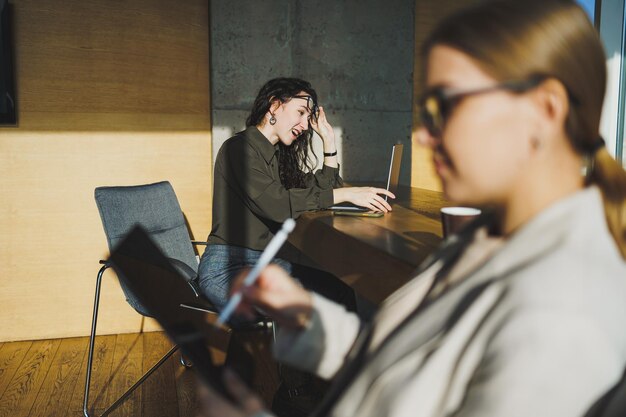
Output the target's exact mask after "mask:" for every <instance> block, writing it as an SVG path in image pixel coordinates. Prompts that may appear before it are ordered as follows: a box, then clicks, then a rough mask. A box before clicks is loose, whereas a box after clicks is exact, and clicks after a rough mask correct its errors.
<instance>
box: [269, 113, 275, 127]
mask: <svg viewBox="0 0 626 417" xmlns="http://www.w3.org/2000/svg"><path fill="white" fill-rule="evenodd" d="M270 124H271V125H272V126H274V125H275V124H276V118H275V117H274V115H272V116H270Z"/></svg>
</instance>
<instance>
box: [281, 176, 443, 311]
mask: <svg viewBox="0 0 626 417" xmlns="http://www.w3.org/2000/svg"><path fill="white" fill-rule="evenodd" d="M397 197H398V198H397V200H396V202H395V203H394V205H393V211H392V212H391V213H387V214H386V215H385V216H384V217H380V218H368V217H349V216H335V215H333V213H332V212H331V211H319V212H315V213H307V214H304V215H302V216H301V217H300V218H299V219H298V221H297V225H296V228H295V230H294V231H293V232H292V233H291V234H290V236H289V242H291V244H292V245H294V246H295V247H296V248H297V249H299V250H300V251H302V252H303V253H304V254H306V255H307V256H308V257H310V258H311V259H312V260H313V261H314V262H316V263H317V264H318V265H319V266H320V267H321V268H323V269H325V270H327V271H329V272H331V273H333V274H335V275H336V276H338V277H339V278H341V279H342V280H343V281H344V282H346V283H347V284H348V285H350V286H352V287H353V288H354V289H355V291H357V292H358V293H359V294H360V295H361V296H363V297H364V298H366V299H367V300H369V301H371V302H373V303H375V304H379V303H380V302H381V301H382V300H384V299H385V298H386V297H387V296H388V295H389V294H391V293H392V292H393V291H395V290H396V289H397V288H398V287H400V286H401V285H403V284H404V283H406V282H407V281H408V280H409V279H411V278H412V277H413V271H414V270H415V269H416V268H417V266H418V265H419V264H420V263H421V262H422V261H423V260H424V259H425V258H426V257H427V256H428V255H429V254H430V253H431V252H432V251H433V250H434V249H435V248H436V247H437V246H438V245H439V243H440V242H441V221H440V217H439V216H440V215H439V209H440V208H441V207H443V206H445V205H447V203H446V201H445V200H444V199H443V196H442V194H441V193H439V192H435V191H430V190H424V189H419V188H409V187H404V188H401V189H400V190H399V191H398V193H397Z"/></svg>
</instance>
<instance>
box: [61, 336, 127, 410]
mask: <svg viewBox="0 0 626 417" xmlns="http://www.w3.org/2000/svg"><path fill="white" fill-rule="evenodd" d="M116 339H117V337H116V336H115V335H106V336H98V337H96V342H95V344H94V353H93V365H92V367H91V384H90V392H89V410H90V411H91V410H103V409H105V408H106V407H107V406H108V405H109V404H107V397H108V387H109V381H110V377H111V368H112V366H113V353H114V351H115V341H116ZM82 340H83V343H84V344H85V356H84V358H83V360H82V362H81V367H80V373H79V374H78V378H77V382H76V385H75V386H74V392H73V394H72V399H71V401H70V405H69V407H68V415H75V416H76V415H81V413H82V410H83V400H84V394H85V378H86V375H87V349H88V348H89V338H88V337H85V338H83V339H82Z"/></svg>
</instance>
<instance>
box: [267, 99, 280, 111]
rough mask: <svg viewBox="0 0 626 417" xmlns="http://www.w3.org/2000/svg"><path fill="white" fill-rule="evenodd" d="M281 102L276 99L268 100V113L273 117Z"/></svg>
mask: <svg viewBox="0 0 626 417" xmlns="http://www.w3.org/2000/svg"><path fill="white" fill-rule="evenodd" d="M281 104H282V103H281V101H280V100H279V99H277V98H276V97H271V98H270V110H269V112H270V113H271V114H272V115H273V114H274V113H276V110H278V108H279V107H280V105H281Z"/></svg>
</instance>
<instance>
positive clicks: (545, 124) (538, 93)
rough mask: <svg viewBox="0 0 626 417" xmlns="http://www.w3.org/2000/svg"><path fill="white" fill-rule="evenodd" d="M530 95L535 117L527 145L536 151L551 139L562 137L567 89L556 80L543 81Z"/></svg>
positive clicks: (568, 103)
mask: <svg viewBox="0 0 626 417" xmlns="http://www.w3.org/2000/svg"><path fill="white" fill-rule="evenodd" d="M530 94H531V97H532V103H533V107H534V113H535V115H536V117H535V118H534V120H535V123H533V127H532V132H531V136H530V142H529V143H530V149H532V150H534V151H538V150H539V149H542V148H544V147H545V146H546V145H547V144H548V143H547V142H550V141H551V139H552V138H558V137H563V136H564V133H565V119H566V118H567V115H568V112H569V105H570V102H569V95H568V93H567V89H566V88H565V86H564V85H563V83H561V82H560V81H559V80H557V79H556V78H548V79H547V80H545V81H543V82H542V83H541V84H539V85H538V86H537V87H536V88H534V89H533V90H531V92H530Z"/></svg>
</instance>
